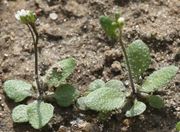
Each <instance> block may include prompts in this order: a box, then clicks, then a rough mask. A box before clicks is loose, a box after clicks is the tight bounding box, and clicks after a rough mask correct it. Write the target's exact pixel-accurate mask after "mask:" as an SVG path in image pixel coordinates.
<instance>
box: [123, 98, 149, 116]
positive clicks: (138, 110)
mask: <svg viewBox="0 0 180 132" xmlns="http://www.w3.org/2000/svg"><path fill="white" fill-rule="evenodd" d="M145 110H146V105H145V104H144V103H143V102H140V101H138V100H135V101H134V104H133V106H132V107H131V109H130V110H128V111H126V114H125V115H126V117H134V116H138V115H140V114H142V113H143V112H144V111H145Z"/></svg>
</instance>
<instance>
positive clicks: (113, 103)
mask: <svg viewBox="0 0 180 132" xmlns="http://www.w3.org/2000/svg"><path fill="white" fill-rule="evenodd" d="M125 99H126V97H125V94H124V93H123V92H120V91H119V90H118V89H113V88H107V87H103V88H99V89H97V90H95V91H93V92H91V93H89V94H88V95H87V96H86V97H85V98H84V103H85V106H87V107H88V108H89V109H92V110H96V111H101V112H106V111H112V110H115V109H119V108H121V107H123V106H124V104H125Z"/></svg>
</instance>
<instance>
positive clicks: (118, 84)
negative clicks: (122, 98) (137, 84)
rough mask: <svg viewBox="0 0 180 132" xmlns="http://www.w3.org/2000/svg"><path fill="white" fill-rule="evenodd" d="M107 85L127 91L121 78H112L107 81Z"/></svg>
mask: <svg viewBox="0 0 180 132" xmlns="http://www.w3.org/2000/svg"><path fill="white" fill-rule="evenodd" d="M106 87H109V88H113V89H118V90H120V91H125V90H126V88H125V87H124V84H123V83H122V82H121V81H119V80H110V81H108V82H107V83H106Z"/></svg>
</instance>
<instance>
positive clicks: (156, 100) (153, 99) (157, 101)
mask: <svg viewBox="0 0 180 132" xmlns="http://www.w3.org/2000/svg"><path fill="white" fill-rule="evenodd" d="M148 102H149V105H150V106H151V107H154V108H156V109H161V108H163V107H164V101H163V99H162V98H161V97H159V96H156V95H151V96H150V97H149V98H148Z"/></svg>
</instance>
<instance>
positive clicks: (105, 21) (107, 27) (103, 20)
mask: <svg viewBox="0 0 180 132" xmlns="http://www.w3.org/2000/svg"><path fill="white" fill-rule="evenodd" d="M100 24H101V26H102V28H103V29H104V31H105V33H106V34H107V35H108V36H109V37H110V38H112V39H115V38H116V37H117V35H116V29H117V28H118V25H116V24H114V23H113V20H111V19H110V18H109V17H108V16H101V17H100Z"/></svg>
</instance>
